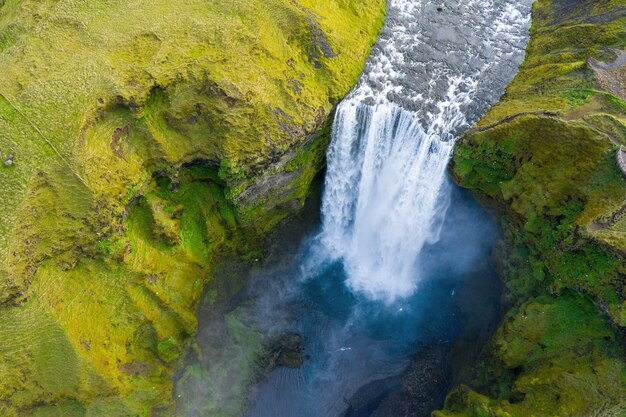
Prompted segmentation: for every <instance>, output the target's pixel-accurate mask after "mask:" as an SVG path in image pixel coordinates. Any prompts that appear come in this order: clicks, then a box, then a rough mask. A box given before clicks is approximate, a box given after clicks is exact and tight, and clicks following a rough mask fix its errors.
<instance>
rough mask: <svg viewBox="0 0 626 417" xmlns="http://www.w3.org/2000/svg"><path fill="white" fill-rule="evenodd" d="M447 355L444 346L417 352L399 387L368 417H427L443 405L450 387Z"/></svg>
mask: <svg viewBox="0 0 626 417" xmlns="http://www.w3.org/2000/svg"><path fill="white" fill-rule="evenodd" d="M447 353H448V349H447V347H445V346H435V347H432V348H429V349H427V350H425V351H423V352H420V353H419V354H418V355H417V356H416V357H415V358H414V359H413V362H412V363H411V366H410V368H409V370H408V371H407V373H406V374H405V375H404V376H403V377H402V388H401V389H400V390H399V391H397V392H395V393H393V394H392V395H390V396H389V397H387V398H385V399H384V400H383V401H382V402H381V403H380V405H379V406H378V408H377V409H376V410H375V411H374V412H373V413H372V414H371V417H405V416H406V417H409V416H411V417H429V416H430V413H432V412H433V411H434V410H436V409H437V408H439V407H440V406H441V404H443V400H444V397H445V393H446V390H447V388H448V385H449V384H450V375H451V371H450V368H449V365H448V360H447V356H448V355H447Z"/></svg>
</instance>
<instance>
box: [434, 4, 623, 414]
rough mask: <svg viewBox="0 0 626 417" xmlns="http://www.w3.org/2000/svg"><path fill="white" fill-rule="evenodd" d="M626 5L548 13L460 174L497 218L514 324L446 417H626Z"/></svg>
mask: <svg viewBox="0 0 626 417" xmlns="http://www.w3.org/2000/svg"><path fill="white" fill-rule="evenodd" d="M625 46H626V3H625V2H624V0H603V1H591V0H577V1H563V0H538V1H537V2H536V3H535V6H534V10H533V26H532V31H531V41H530V44H529V46H528V51H527V55H526V60H525V62H524V63H523V65H522V66H521V68H520V72H519V74H518V75H517V77H516V78H515V80H514V81H513V82H512V83H511V85H510V86H509V87H508V89H507V92H506V94H505V96H504V97H503V98H502V100H501V101H500V103H499V104H497V105H496V106H495V107H494V108H493V109H492V110H491V111H490V112H489V113H488V114H487V115H486V116H485V117H484V119H483V120H482V121H481V122H480V123H479V124H478V125H477V126H476V127H475V128H474V129H472V130H470V131H469V132H468V133H467V134H466V135H465V136H464V137H463V138H462V139H461V140H460V143H459V144H458V145H457V148H456V151H455V155H454V160H453V166H452V173H453V175H454V177H455V178H456V179H457V181H458V182H459V184H461V185H462V186H464V187H467V188H469V189H471V190H472V191H473V192H474V193H475V195H476V196H477V197H478V198H479V199H480V200H482V201H483V202H485V204H486V205H488V206H489V207H491V208H492V209H493V211H494V213H496V214H497V215H498V216H499V218H500V223H501V225H502V229H503V232H504V239H503V241H502V242H501V243H500V244H499V245H498V247H497V248H496V250H495V253H494V257H495V258H496V261H497V263H498V265H499V268H500V270H501V273H502V276H503V278H504V281H505V285H506V291H505V302H506V303H507V305H508V306H509V307H510V310H509V312H508V313H507V314H506V316H505V317H504V320H503V322H502V324H501V326H500V328H499V329H498V331H497V332H496V334H495V335H494V336H493V337H492V340H491V341H490V342H489V344H488V346H487V347H485V349H484V351H483V352H482V355H481V360H480V361H479V363H478V365H477V366H475V367H474V368H473V369H465V370H462V371H460V372H459V375H458V377H457V382H459V383H462V385H459V386H458V387H457V388H456V389H455V390H453V391H452V392H451V393H450V394H449V396H448V399H447V401H446V406H445V410H443V411H441V412H437V413H435V415H436V416H437V417H452V416H466V417H469V416H476V417H478V416H481V417H482V416H520V417H521V416H537V417H539V416H605V417H609V416H622V415H624V414H625V413H626V388H625V387H626V364H625V361H624V357H625V356H624V354H625V350H624V346H625V343H624V329H625V327H626V302H625V294H626V288H625V285H626V282H625V280H624V277H625V276H626V262H625V254H626V215H625V214H626V176H625V174H624V173H623V172H621V171H620V169H619V167H618V164H617V162H616V155H617V152H618V150H619V146H620V145H621V144H624V143H626V95H625V93H626V90H625V89H624V88H623V86H624V83H625V82H626V71H625V69H626V60H624V59H623V58H624V57H625V56H624V52H623V51H624V49H625Z"/></svg>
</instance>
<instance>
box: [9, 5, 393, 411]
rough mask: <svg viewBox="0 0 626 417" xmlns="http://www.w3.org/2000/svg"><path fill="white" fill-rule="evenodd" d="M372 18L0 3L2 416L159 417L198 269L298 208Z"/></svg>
mask: <svg viewBox="0 0 626 417" xmlns="http://www.w3.org/2000/svg"><path fill="white" fill-rule="evenodd" d="M384 8H385V2H384V0H366V1H363V0H358V1H356V0H341V1H339V0H336V1H334V0H333V1H324V2H319V1H313V0H298V1H287V0H264V1H256V0H255V1H250V0H246V1H221V0H217V1H206V0H192V1H185V2H179V1H170V0H157V1H154V0H151V1H141V0H138V1H132V2H128V1H121V0H110V1H99V2H82V1H55V0H44V1H41V0H21V1H17V0H15V1H14V0H11V1H4V0H3V1H0V72H1V73H2V77H0V157H1V158H2V162H3V166H1V167H0V192H1V194H2V197H1V199H0V414H1V415H3V416H17V415H19V416H27V415H37V416H44V415H64V416H83V415H89V416H97V415H103V416H122V415H124V416H127V415H128V416H135V415H152V416H154V415H162V416H165V415H169V414H171V413H173V399H172V393H171V391H172V379H173V373H174V371H175V369H176V368H177V365H178V364H179V362H180V354H181V353H182V352H183V351H184V348H185V344H186V340H188V338H189V336H190V335H192V334H193V333H194V331H195V329H196V318H195V315H194V313H195V308H196V306H197V301H198V299H199V297H200V295H201V293H202V291H203V289H204V288H205V286H206V284H207V283H208V282H210V281H211V279H212V266H213V264H214V260H215V258H216V257H217V256H220V255H223V254H229V253H237V255H239V256H241V257H242V258H246V257H248V258H253V257H255V256H256V255H257V253H258V251H259V249H260V247H261V246H260V244H259V242H260V241H261V240H262V237H263V236H264V235H265V234H266V233H267V232H268V231H269V230H271V229H272V228H273V227H274V226H275V225H276V224H277V223H278V222H279V221H280V220H282V219H283V218H285V217H287V216H288V215H289V214H290V213H292V212H294V211H295V210H298V209H299V207H301V205H302V203H303V201H304V199H305V198H306V196H307V195H308V192H309V186H310V184H311V181H312V180H313V177H314V176H315V174H316V173H317V172H318V170H319V169H320V167H321V164H322V161H323V155H324V149H325V143H326V141H327V140H328V124H329V120H328V118H329V115H330V113H331V110H332V108H333V106H334V105H335V104H336V103H337V101H338V100H339V99H340V98H341V97H342V96H343V95H345V94H346V93H347V92H348V91H349V90H350V88H351V87H352V86H353V84H354V83H355V82H356V79H357V77H358V75H359V73H360V72H361V70H362V67H363V63H364V60H365V58H366V57H367V55H368V53H369V50H370V46H371V45H372V44H373V42H374V41H375V38H376V34H377V33H378V30H379V29H380V26H381V25H382V22H383V18H384ZM5 161H6V162H5ZM232 285H233V286H237V283H233V284H232ZM216 296H217V297H219V296H220V294H217V295H216Z"/></svg>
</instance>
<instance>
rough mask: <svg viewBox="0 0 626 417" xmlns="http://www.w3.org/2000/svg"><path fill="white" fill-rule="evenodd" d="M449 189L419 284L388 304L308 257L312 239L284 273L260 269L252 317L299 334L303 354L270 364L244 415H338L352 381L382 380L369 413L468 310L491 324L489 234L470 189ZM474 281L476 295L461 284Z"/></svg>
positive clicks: (448, 337)
mask: <svg viewBox="0 0 626 417" xmlns="http://www.w3.org/2000/svg"><path fill="white" fill-rule="evenodd" d="M449 190H450V201H449V203H450V204H449V208H448V210H447V212H445V218H443V219H442V220H443V221H442V224H441V231H440V236H439V237H440V239H439V241H438V242H437V243H435V244H432V245H430V246H428V247H426V248H425V249H424V250H423V251H422V253H421V254H420V256H419V257H418V260H417V262H418V265H417V270H418V271H419V274H420V276H421V277H423V278H422V280H421V282H420V284H419V286H418V290H417V291H415V292H414V293H413V294H411V295H409V296H408V297H406V298H404V299H401V300H398V301H396V302H394V303H393V304H385V303H381V302H379V301H371V300H368V299H367V298H365V297H363V296H360V295H357V294H355V293H354V292H352V291H351V290H350V289H349V288H348V287H347V286H346V283H345V281H346V274H345V273H344V270H343V265H342V264H341V263H340V262H335V263H330V264H323V263H322V264H320V263H316V262H315V258H316V256H317V250H318V248H317V247H316V242H315V240H314V239H313V240H311V241H309V242H307V243H306V244H305V245H303V250H302V252H301V253H300V255H299V257H298V261H297V262H296V263H295V265H294V267H293V268H292V270H291V271H289V272H287V273H285V272H284V271H283V272H281V273H280V274H276V275H274V276H272V277H269V278H268V276H266V275H264V274H260V277H262V278H260V281H258V282H256V283H254V282H253V284H252V286H251V288H253V290H252V291H251V292H250V294H249V296H250V297H251V299H254V300H256V301H255V302H256V306H257V307H256V308H257V309H258V310H257V312H256V313H255V314H254V315H255V316H256V317H258V318H259V323H260V324H261V326H263V323H265V326H266V328H265V331H267V332H274V333H280V332H285V333H296V334H298V335H300V336H301V338H302V345H303V349H304V355H305V360H304V363H303V365H302V366H301V367H300V368H299V369H290V368H285V367H279V368H278V369H276V370H275V371H274V372H272V373H271V374H270V375H269V377H268V378H267V379H266V380H265V381H264V382H262V383H261V384H259V385H258V387H257V391H256V394H255V396H254V399H253V407H252V409H251V411H250V413H249V414H248V416H249V417H296V416H297V417H309V416H310V417H324V416H329V417H330V416H333V417H338V416H342V415H345V413H347V412H348V410H349V405H350V404H351V403H353V402H354V401H353V400H352V398H353V397H354V395H355V394H356V393H357V392H358V391H359V389H360V388H361V387H363V386H365V385H367V384H369V383H372V382H375V381H382V380H384V383H380V384H378V385H379V387H378V388H375V389H374V390H373V391H372V394H370V397H372V398H374V399H375V401H373V403H372V404H369V405H368V406H367V407H364V408H365V409H366V410H369V411H372V412H373V411H374V410H375V409H376V408H377V406H378V403H379V402H380V401H382V400H383V399H384V398H385V397H387V396H388V395H389V394H392V393H393V392H394V391H396V390H398V389H400V388H401V384H400V377H401V375H402V373H403V371H404V370H405V369H406V368H407V367H408V366H409V365H410V363H411V360H413V359H414V357H415V355H419V353H420V352H421V351H422V350H424V349H427V348H429V347H432V346H443V348H444V349H447V348H449V347H450V346H451V345H452V344H453V343H454V342H455V340H456V339H457V337H458V336H459V334H460V333H461V332H462V330H463V329H464V326H465V325H466V324H467V323H468V321H470V320H474V323H473V326H476V325H477V323H476V317H475V314H474V313H475V312H476V311H481V312H483V313H481V315H482V317H479V318H478V328H482V329H483V330H484V331H487V329H488V328H489V327H490V326H492V325H493V323H494V322H495V321H496V320H497V318H498V301H497V300H498V292H499V283H498V280H497V278H496V276H495V273H494V271H493V268H492V265H491V262H490V251H491V247H492V245H493V242H494V239H495V238H496V236H497V232H496V229H495V227H494V225H493V224H492V222H491V220H490V219H489V217H488V216H487V215H486V213H485V212H484V211H483V210H482V209H481V208H480V207H479V206H478V205H477V204H476V203H475V202H474V200H473V199H472V198H471V197H470V196H469V195H467V194H466V193H464V192H462V191H461V190H460V189H458V188H456V187H451V186H450V188H449ZM390 279H392V277H390ZM272 281H273V282H272ZM277 284H278V285H277ZM477 286H478V287H479V288H481V291H480V292H478V293H476V291H471V289H470V290H468V288H472V287H473V288H476V287H477ZM277 288H278V290H277ZM264 292H265V293H264ZM485 303H488V304H490V306H489V307H488V308H487V309H485V308H484V307H485V306H484V304H485ZM277 312H280V313H277ZM274 314H275V315H274ZM268 323H270V325H269V326H268V325H267V324H268ZM444 365H445V364H442V366H444ZM374 386H376V383H374ZM441 394H443V391H442V392H441ZM439 400H440V399H439ZM369 411H365V412H363V411H362V414H359V415H360V416H363V417H365V416H367V415H369V414H367V413H368V412H369ZM363 413H364V414H363Z"/></svg>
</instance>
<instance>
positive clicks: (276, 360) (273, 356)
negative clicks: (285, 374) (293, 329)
mask: <svg viewBox="0 0 626 417" xmlns="http://www.w3.org/2000/svg"><path fill="white" fill-rule="evenodd" d="M302 362H303V354H302V339H301V338H300V335H297V334H288V335H285V336H282V337H281V338H280V339H279V340H277V341H276V342H274V343H273V344H272V346H271V347H270V349H269V362H268V366H267V369H268V371H271V370H273V369H274V368H276V367H278V366H286V367H287V368H299V367H300V366H302Z"/></svg>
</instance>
